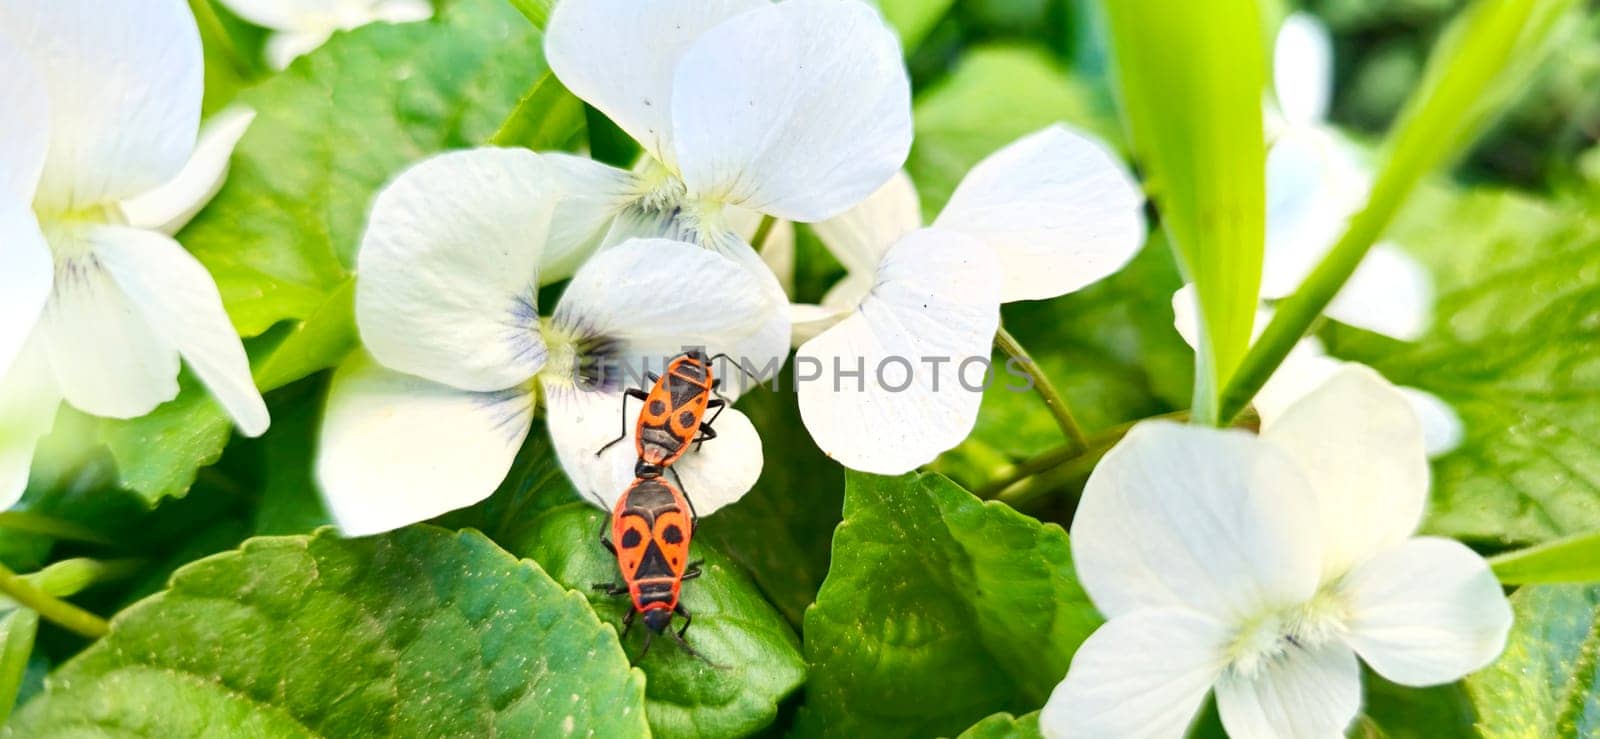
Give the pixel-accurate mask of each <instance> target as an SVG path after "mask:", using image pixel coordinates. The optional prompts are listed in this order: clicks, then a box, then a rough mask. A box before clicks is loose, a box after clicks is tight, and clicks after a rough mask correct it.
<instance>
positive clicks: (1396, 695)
mask: <svg viewBox="0 0 1600 739" xmlns="http://www.w3.org/2000/svg"><path fill="white" fill-rule="evenodd" d="M1362 672H1363V673H1364V674H1363V675H1362V676H1361V688H1362V690H1361V693H1362V698H1361V716H1360V717H1359V718H1357V719H1356V722H1355V724H1354V725H1352V726H1351V727H1350V731H1348V732H1347V734H1348V735H1349V736H1352V737H1356V738H1357V739H1476V737H1477V736H1478V732H1476V731H1474V730H1473V724H1474V723H1475V722H1476V721H1477V713H1476V712H1475V711H1474V710H1473V707H1472V700H1471V699H1470V698H1468V697H1467V693H1466V690H1465V689H1464V688H1463V687H1462V686H1461V683H1459V682H1455V683H1450V684H1448V685H1436V686H1433V687H1431V688H1409V687H1406V686H1403V685H1396V684H1394V683H1391V682H1389V681H1388V680H1385V679H1383V678H1382V677H1379V676H1378V675H1377V674H1375V673H1373V672H1372V670H1370V669H1368V670H1363V671H1362Z"/></svg>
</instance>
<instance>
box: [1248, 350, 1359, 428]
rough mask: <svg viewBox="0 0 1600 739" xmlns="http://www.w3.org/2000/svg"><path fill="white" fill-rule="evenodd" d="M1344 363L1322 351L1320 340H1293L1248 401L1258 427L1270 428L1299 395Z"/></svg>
mask: <svg viewBox="0 0 1600 739" xmlns="http://www.w3.org/2000/svg"><path fill="white" fill-rule="evenodd" d="M1345 364H1346V362H1343V361H1340V360H1338V359H1334V358H1333V357H1330V356H1328V355H1326V354H1324V353H1323V349H1322V342H1320V341H1317V340H1316V339H1301V340H1300V341H1299V342H1296V343H1295V345H1294V346H1293V347H1292V348H1290V349H1289V356H1287V357H1284V359H1283V363H1282V364H1279V365H1278V369H1276V370H1274V371H1273V373H1272V376H1271V377H1268V378H1267V381H1266V382H1265V383H1263V384H1262V385H1261V389H1260V390H1258V391H1256V397H1255V398H1254V399H1253V400H1251V401H1250V402H1251V404H1252V405H1254V406H1255V408H1256V413H1257V414H1258V415H1259V416H1260V417H1261V428H1263V429H1269V428H1272V426H1273V424H1276V423H1277V422H1278V419H1279V418H1282V417H1283V415H1284V414H1285V413H1287V412H1288V411H1289V409H1290V408H1293V407H1294V405H1295V404H1296V403H1298V402H1300V399H1301V398H1304V397H1305V396H1306V395H1309V394H1310V393H1311V391H1313V390H1316V389H1317V388H1319V387H1322V385H1323V383H1325V382H1327V381H1328V380H1329V379H1330V378H1332V377H1333V376H1334V375H1335V374H1336V373H1338V371H1339V369H1340V368H1342V367H1344V366H1345Z"/></svg>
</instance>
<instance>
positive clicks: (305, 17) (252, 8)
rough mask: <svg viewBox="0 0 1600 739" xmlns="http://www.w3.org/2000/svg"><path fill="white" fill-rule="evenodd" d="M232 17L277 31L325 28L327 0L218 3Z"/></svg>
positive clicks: (231, 1) (236, 0) (232, 0)
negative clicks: (315, 26) (313, 27)
mask: <svg viewBox="0 0 1600 739" xmlns="http://www.w3.org/2000/svg"><path fill="white" fill-rule="evenodd" d="M217 2H219V3H221V4H222V6H223V7H226V8H227V9H228V10H229V11H231V12H232V13H233V14H234V15H237V16H239V17H240V18H242V19H244V20H246V21H249V22H251V23H253V24H255V25H258V26H261V27H262V28H270V29H273V30H277V31H284V30H290V29H299V28H308V27H311V26H313V25H317V26H320V25H327V24H326V23H324V22H320V21H322V19H324V18H325V17H327V16H328V11H329V9H330V8H329V5H330V3H329V0H217Z"/></svg>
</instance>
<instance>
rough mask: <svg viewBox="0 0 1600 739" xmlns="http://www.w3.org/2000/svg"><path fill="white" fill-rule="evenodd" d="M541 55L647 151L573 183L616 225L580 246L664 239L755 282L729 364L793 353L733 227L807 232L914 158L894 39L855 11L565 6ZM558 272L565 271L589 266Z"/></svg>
mask: <svg viewBox="0 0 1600 739" xmlns="http://www.w3.org/2000/svg"><path fill="white" fill-rule="evenodd" d="M545 55H546V56H547V57H548V59H549V61H550V68H551V70H553V71H554V72H555V74H556V76H557V77H559V78H560V79H561V82H562V83H563V84H565V85H566V86H567V88H568V89H570V90H571V91H572V92H573V93H575V94H577V95H578V97H581V98H583V99H584V100H585V101H587V102H589V103H590V104H591V105H593V106H594V107H596V108H597V109H599V110H600V111H602V112H604V113H605V114H606V115H607V116H609V117H610V118H611V120H612V121H614V122H616V124H617V125H618V126H620V127H621V128H622V129H623V130H624V131H627V132H628V134H629V135H631V136H632V137H633V138H634V139H635V140H637V141H638V142H639V144H640V146H641V147H643V149H644V151H645V156H644V158H643V160H642V161H641V162H640V163H639V165H638V166H637V167H635V168H634V170H633V171H631V172H630V171H622V170H615V169H611V168H605V167H602V165H598V164H591V165H589V169H588V170H587V171H585V172H584V173H583V174H582V175H581V176H582V178H583V179H584V180H585V181H586V184H585V185H582V186H580V185H578V184H573V185H571V186H569V187H568V190H569V191H578V190H579V189H580V187H587V188H589V191H591V192H606V193H611V194H613V195H614V197H613V198H611V199H610V200H608V201H605V202H599V201H597V205H599V206H601V207H602V208H603V210H605V211H606V212H608V213H609V214H610V215H611V216H613V218H612V219H602V220H600V221H599V223H601V224H606V223H609V230H607V229H604V228H601V229H596V230H595V231H593V232H591V233H590V234H589V236H590V239H591V240H590V242H589V243H595V242H604V243H606V244H613V243H617V242H619V241H622V240H625V239H626V238H628V237H632V236H665V237H668V238H674V239H678V240H681V241H687V242H690V243H697V244H700V245H702V246H705V247H707V248H710V249H713V250H716V251H718V252H720V253H722V254H724V255H725V256H728V257H730V258H732V259H733V260H734V261H736V262H739V263H740V264H744V265H748V266H749V267H750V268H751V269H752V270H753V271H755V272H757V273H758V274H759V275H761V277H762V279H763V281H764V284H765V289H766V291H767V295H768V297H769V299H770V304H769V305H768V306H766V307H765V308H764V311H763V313H764V317H765V319H766V323H765V324H764V326H763V329H762V330H761V331H760V332H759V333H758V334H757V335H754V336H752V337H750V338H749V339H748V340H747V341H744V342H741V343H740V344H739V345H738V346H736V347H735V348H734V351H733V352H732V353H733V354H734V355H735V356H765V355H770V354H773V353H775V352H779V351H782V350H784V349H786V348H787V346H788V342H789V331H790V327H789V321H788V314H787V311H786V310H785V306H786V304H787V298H786V297H785V296H784V294H783V289H782V286H781V285H780V284H779V283H778V281H777V280H776V279H774V278H773V277H772V276H771V272H770V270H768V268H767V267H766V266H765V265H764V264H763V263H762V262H761V260H760V259H759V258H758V256H757V255H756V253H755V252H754V250H752V249H751V248H750V246H749V245H748V244H747V243H745V241H744V238H743V237H742V236H740V235H739V234H738V233H737V232H736V228H735V226H736V224H738V223H742V222H747V221H748V216H747V215H744V214H741V212H740V211H753V212H755V213H760V214H766V215H770V216H773V217H776V218H781V219H786V220H790V221H799V222H815V221H821V220H825V219H827V218H831V217H833V216H836V215H838V214H840V213H842V212H843V211H845V210H846V209H848V208H850V207H851V206H854V205H855V204H857V203H859V202H860V201H861V200H862V199H863V198H865V197H867V196H868V195H870V194H871V193H872V192H873V191H875V190H877V189H878V188H879V187H880V186H881V185H883V183H884V182H886V181H888V179H889V178H890V177H891V176H893V175H894V173H895V172H896V171H897V170H899V168H900V166H901V165H902V164H903V163H904V162H905V159H906V155H907V153H908V152H909V151H910V148H911V135H912V131H911V92H910V83H909V81H908V79H907V77H906V72H905V67H904V64H903V62H902V61H901V51H900V44H899V42H898V41H897V40H896V37H895V35H894V32H893V31H892V30H890V29H889V28H888V26H887V25H885V23H884V21H883V19H882V17H880V16H879V15H878V12H877V11H876V10H875V9H874V8H872V7H871V6H869V5H867V4H864V3H862V2H858V1H857V0H784V2H779V3H772V2H768V0H563V2H561V3H560V4H558V5H557V6H556V8H555V10H554V12H553V13H552V14H551V17H550V23H549V28H548V31H547V33H546V36H545ZM585 253H586V251H584V250H578V251H575V252H574V254H573V256H574V257H575V258H574V259H573V260H569V261H567V262H565V263H558V264H555V265H552V269H554V270H555V271H556V272H560V271H561V270H562V269H563V268H565V269H571V267H572V266H573V265H575V264H576V263H577V262H578V261H579V260H581V258H582V257H583V255H584V254H585Z"/></svg>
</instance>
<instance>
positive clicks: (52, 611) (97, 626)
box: [0, 565, 111, 639]
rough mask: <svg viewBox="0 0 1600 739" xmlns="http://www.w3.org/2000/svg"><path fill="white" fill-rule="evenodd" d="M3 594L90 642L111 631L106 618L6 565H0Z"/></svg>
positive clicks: (0, 587)
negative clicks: (54, 592) (62, 596)
mask: <svg viewBox="0 0 1600 739" xmlns="http://www.w3.org/2000/svg"><path fill="white" fill-rule="evenodd" d="M0 593H3V594H5V595H6V596H7V597H9V598H11V599H12V600H14V601H16V602H17V603H18V605H21V606H22V607H24V608H29V609H32V610H34V611H36V612H38V614H39V615H40V616H43V617H44V618H45V620H47V621H50V622H51V623H54V624H55V625H57V626H60V627H61V628H64V629H67V630H68V631H72V632H75V633H77V634H80V635H82V636H85V637H87V638H90V639H98V638H100V637H102V636H105V635H106V633H107V632H108V631H110V630H111V627H110V626H109V625H108V624H107V623H106V620H105V619H103V618H100V617H99V616H96V615H94V614H93V613H90V612H88V611H85V610H83V609H82V608H79V607H77V606H75V605H72V604H71V603H68V602H66V601H64V600H61V599H59V598H56V597H55V596H53V595H50V594H49V593H46V592H45V591H44V590H42V589H41V588H39V587H37V586H35V585H34V584H33V583H32V582H29V581H28V579H27V578H25V577H23V576H21V575H18V574H17V573H15V572H12V571H11V569H10V568H8V567H6V566H5V565H0Z"/></svg>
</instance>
